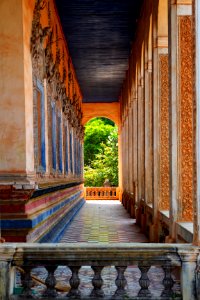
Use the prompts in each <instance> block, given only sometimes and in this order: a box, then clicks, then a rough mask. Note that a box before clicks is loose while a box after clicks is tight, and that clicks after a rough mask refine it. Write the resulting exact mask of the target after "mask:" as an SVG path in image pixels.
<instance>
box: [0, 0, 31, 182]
mask: <svg viewBox="0 0 200 300" xmlns="http://www.w3.org/2000/svg"><path fill="white" fill-rule="evenodd" d="M30 12H31V9H30V8H29V7H28V8H27V7H26V6H25V5H23V1H22V0H13V1H12V0H8V1H6V0H3V1H1V3H0V35H1V37H3V38H1V41H0V56H1V66H0V78H1V87H0V92H1V98H0V105H1V111H0V128H1V134H0V139H1V149H0V179H1V177H6V176H9V180H10V181H12V179H14V180H15V181H16V176H18V175H20V176H21V177H20V182H22V181H23V180H26V178H27V177H30V178H31V177H32V175H33V173H34V153H33V149H34V145H33V86H32V73H31V71H30V70H31V69H32V64H31V55H30V38H29V31H30V30H31V21H32V18H31V17H30V22H29V20H27V16H28V19H29V16H30ZM11 16H12V18H11ZM16 157H17V159H16Z"/></svg>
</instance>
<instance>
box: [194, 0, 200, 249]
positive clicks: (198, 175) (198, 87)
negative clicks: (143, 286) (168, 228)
mask: <svg viewBox="0 0 200 300" xmlns="http://www.w3.org/2000/svg"><path fill="white" fill-rule="evenodd" d="M193 11H194V13H195V14H194V21H195V24H194V28H195V30H194V33H195V61H194V68H195V75H196V76H195V81H194V125H193V130H194V147H195V161H194V172H195V174H194V177H193V178H194V181H193V183H194V237H193V242H194V244H197V245H199V246H200V143H199V141H200V3H199V1H198V0H195V1H194V10H193Z"/></svg>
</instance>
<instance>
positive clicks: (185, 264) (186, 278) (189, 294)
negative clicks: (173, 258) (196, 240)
mask: <svg viewBox="0 0 200 300" xmlns="http://www.w3.org/2000/svg"><path fill="white" fill-rule="evenodd" d="M178 254H179V255H180V258H181V261H182V267H181V291H182V295H183V300H188V299H190V300H195V299H197V294H196V267H197V257H198V254H199V250H198V248H196V249H193V250H190V249H188V250H187V249H181V250H179V251H178Z"/></svg>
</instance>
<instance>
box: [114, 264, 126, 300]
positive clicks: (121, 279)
mask: <svg viewBox="0 0 200 300" xmlns="http://www.w3.org/2000/svg"><path fill="white" fill-rule="evenodd" d="M126 268H127V267H115V269H116V270H117V278H116V280H115V284H116V286H117V290H116V292H115V296H117V297H120V299H121V297H123V296H124V295H126V291H125V289H124V288H125V286H126V284H127V280H126V278H125V276H124V272H125V271H126Z"/></svg>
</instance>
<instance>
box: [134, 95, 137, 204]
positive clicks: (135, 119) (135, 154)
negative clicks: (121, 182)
mask: <svg viewBox="0 0 200 300" xmlns="http://www.w3.org/2000/svg"><path fill="white" fill-rule="evenodd" d="M137 102H138V100H137V97H136V98H135V99H134V101H133V123H134V128H133V130H134V133H133V136H134V145H133V146H134V188H135V202H136V203H137V201H138V152H137V151H138V130H137V127H138V105H137Z"/></svg>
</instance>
